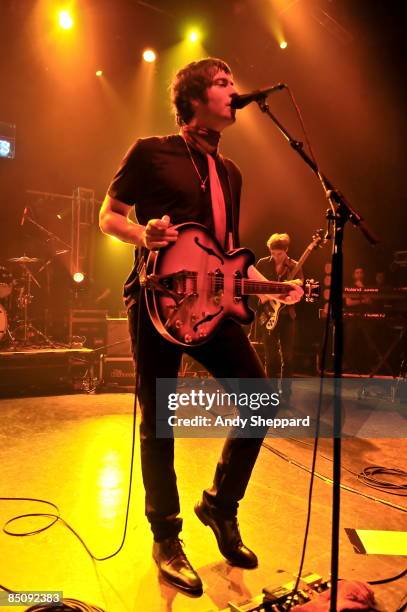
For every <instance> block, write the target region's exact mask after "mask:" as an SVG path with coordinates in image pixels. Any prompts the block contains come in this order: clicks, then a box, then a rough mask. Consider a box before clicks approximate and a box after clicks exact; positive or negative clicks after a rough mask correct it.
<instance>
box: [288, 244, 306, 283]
mask: <svg viewBox="0 0 407 612" xmlns="http://www.w3.org/2000/svg"><path fill="white" fill-rule="evenodd" d="M311 253H312V249H310V248H309V247H307V248H306V249H305V251H304V253H303V254H302V255H301V257H300V258H299V260H298V261H297V263H296V264H295V267H294V268H293V269H292V270H291V272H290V274H289V275H288V277H287V280H293V278H296V276H297V274H298V272H299V270H300V268H302V266H303V265H304V263H305V261H306V260H307V259H308V257H309V256H310V255H311Z"/></svg>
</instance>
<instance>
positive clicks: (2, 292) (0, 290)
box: [0, 266, 13, 299]
mask: <svg viewBox="0 0 407 612" xmlns="http://www.w3.org/2000/svg"><path fill="white" fill-rule="evenodd" d="M12 290H13V275H12V274H11V272H9V271H8V270H7V268H5V267H4V266H0V299H3V298H6V297H8V296H9V295H10V293H11V292H12Z"/></svg>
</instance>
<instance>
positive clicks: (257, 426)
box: [156, 378, 407, 438]
mask: <svg viewBox="0 0 407 612" xmlns="http://www.w3.org/2000/svg"><path fill="white" fill-rule="evenodd" d="M337 382H338V381H335V379H333V378H330V379H324V381H323V388H322V393H320V391H321V386H320V379H319V378H293V379H284V380H282V381H279V380H276V379H235V378H234V379H219V380H215V379H213V378H179V379H173V378H171V379H170V378H164V379H163V378H161V379H157V384H156V435H157V437H158V438H169V437H173V436H175V437H184V438H187V437H195V438H213V437H225V436H239V437H248V438H257V437H264V436H265V435H269V436H274V437H281V438H282V437H296V438H299V437H304V438H306V437H309V438H312V437H314V436H315V432H316V428H317V419H318V412H319V427H318V435H319V436H321V437H332V435H335V436H337V435H344V436H346V437H355V436H357V437H359V438H381V437H382V438H400V437H402V438H403V437H404V438H405V437H407V419H406V404H407V381H404V379H403V380H401V379H400V380H392V381H387V380H370V379H369V380H360V379H359V380H358V379H349V380H345V379H342V380H341V382H340V385H338V384H337ZM338 389H339V391H338ZM338 392H339V393H340V396H341V398H342V419H341V429H340V431H339V432H337V431H335V434H333V410H334V406H335V401H334V399H335V397H337V396H338Z"/></svg>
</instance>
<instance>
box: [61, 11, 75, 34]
mask: <svg viewBox="0 0 407 612" xmlns="http://www.w3.org/2000/svg"><path fill="white" fill-rule="evenodd" d="M58 23H59V25H60V27H61V28H62V29H63V30H70V29H71V28H72V26H73V19H72V15H71V14H70V12H69V11H59V13H58Z"/></svg>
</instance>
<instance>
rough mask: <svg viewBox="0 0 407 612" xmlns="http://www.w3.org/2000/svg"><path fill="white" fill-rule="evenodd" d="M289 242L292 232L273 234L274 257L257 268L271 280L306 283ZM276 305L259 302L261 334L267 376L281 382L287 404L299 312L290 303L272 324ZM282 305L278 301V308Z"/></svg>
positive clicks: (284, 400)
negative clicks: (290, 251) (273, 306)
mask: <svg viewBox="0 0 407 612" xmlns="http://www.w3.org/2000/svg"><path fill="white" fill-rule="evenodd" d="M289 245H290V236H289V235H288V234H272V235H271V236H270V238H269V239H268V241H267V248H268V249H269V251H270V256H269V257H263V258H262V259H260V260H259V261H258V262H257V266H256V267H257V269H258V270H259V272H261V273H262V274H264V276H266V277H267V278H268V279H269V280H278V281H283V280H287V279H290V280H292V281H294V282H295V283H297V284H299V285H302V283H303V281H304V275H303V273H302V269H301V268H299V269H298V266H297V262H296V261H295V260H294V259H291V257H289V256H288V253H287V251H288V247H289ZM293 273H294V276H293ZM272 304H273V301H271V302H270V303H269V302H265V303H260V304H259V309H258V320H259V323H260V336H261V338H262V342H263V344H264V351H265V361H266V373H267V376H268V377H269V378H271V379H273V381H276V382H277V380H280V381H281V383H280V384H281V389H280V391H281V393H282V401H283V402H284V403H286V402H288V401H289V399H290V395H291V377H292V374H293V359H294V343H295V318H296V313H295V307H294V306H293V305H289V306H286V307H285V308H284V309H283V310H282V312H281V314H279V316H278V320H277V321H276V322H275V324H274V325H273V324H271V325H270V323H271V322H272V321H273V314H274V313H273V310H272V307H271V305H272ZM278 307H279V304H278V303H277V304H276V308H277V309H278ZM277 314H278V313H277ZM274 316H275V314H274ZM276 391H277V388H276Z"/></svg>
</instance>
